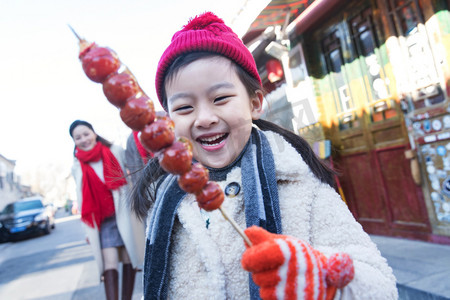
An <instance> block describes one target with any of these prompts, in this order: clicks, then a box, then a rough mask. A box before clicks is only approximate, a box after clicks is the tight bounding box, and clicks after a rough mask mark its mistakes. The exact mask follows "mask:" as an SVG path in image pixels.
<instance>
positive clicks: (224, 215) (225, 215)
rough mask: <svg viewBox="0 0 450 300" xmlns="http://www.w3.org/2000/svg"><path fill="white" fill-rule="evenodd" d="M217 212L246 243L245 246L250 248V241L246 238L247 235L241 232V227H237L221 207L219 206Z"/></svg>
mask: <svg viewBox="0 0 450 300" xmlns="http://www.w3.org/2000/svg"><path fill="white" fill-rule="evenodd" d="M219 210H220V212H221V213H222V215H223V217H224V218H225V219H226V220H227V221H228V222H230V223H231V225H232V226H233V227H234V229H236V231H237V232H238V233H239V234H240V235H241V237H242V238H243V239H244V241H245V242H246V243H247V245H248V246H249V247H251V246H252V242H251V241H250V239H249V238H248V236H247V235H245V233H244V232H243V231H242V229H241V227H239V225H238V224H237V223H236V222H235V221H234V220H233V218H231V217H230V216H228V214H227V212H226V211H225V210H224V209H223V208H222V206H219Z"/></svg>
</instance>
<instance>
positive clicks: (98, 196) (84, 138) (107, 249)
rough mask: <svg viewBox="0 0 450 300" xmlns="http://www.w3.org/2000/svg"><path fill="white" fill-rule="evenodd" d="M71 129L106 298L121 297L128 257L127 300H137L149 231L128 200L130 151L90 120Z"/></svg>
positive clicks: (81, 200) (86, 221)
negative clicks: (127, 159)
mask: <svg viewBox="0 0 450 300" xmlns="http://www.w3.org/2000/svg"><path fill="white" fill-rule="evenodd" d="M69 133H70V136H71V137H72V138H73V141H74V143H75V150H74V156H75V157H74V164H73V167H72V175H73V177H74V179H75V183H76V186H77V198H78V207H79V208H80V209H81V221H82V222H83V225H84V229H85V232H86V239H87V241H88V243H89V244H90V246H91V248H92V250H93V254H94V258H95V260H96V262H97V267H98V270H99V275H100V276H99V277H98V278H100V277H102V278H103V281H104V287H105V295H106V299H108V300H109V299H118V298H119V286H118V284H119V272H118V265H119V261H122V263H123V264H122V289H121V290H122V297H121V299H131V298H132V295H133V289H134V281H135V275H136V268H138V267H141V266H142V263H143V258H144V249H145V245H144V241H143V238H144V236H145V233H144V231H145V230H144V226H143V224H142V223H141V222H140V221H139V220H138V218H136V216H134V215H133V214H131V212H130V208H129V206H128V205H127V203H126V194H127V191H128V183H127V181H126V177H125V175H124V171H123V170H124V150H123V149H122V148H121V147H120V146H117V145H113V144H111V143H110V142H109V141H107V140H105V139H104V138H102V137H101V136H99V135H97V134H96V133H95V131H94V128H93V127H92V125H91V124H90V123H88V122H86V121H82V120H76V121H74V122H73V123H72V124H71V125H70V128H69Z"/></svg>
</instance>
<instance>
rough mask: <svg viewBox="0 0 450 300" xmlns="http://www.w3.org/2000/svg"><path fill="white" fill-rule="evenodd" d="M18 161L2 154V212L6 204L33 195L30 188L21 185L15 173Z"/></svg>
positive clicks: (0, 179)
mask: <svg viewBox="0 0 450 300" xmlns="http://www.w3.org/2000/svg"><path fill="white" fill-rule="evenodd" d="M15 166H16V161H15V160H11V159H7V158H6V157H4V156H3V155H1V154H0V210H2V209H3V207H5V206H6V204H8V203H11V202H14V201H16V200H18V199H20V198H22V197H25V196H28V195H30V194H31V189H30V187H27V186H22V185H21V184H20V177H19V176H17V175H16V174H15V173H14V168H15Z"/></svg>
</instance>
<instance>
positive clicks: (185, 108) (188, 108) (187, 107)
mask: <svg viewBox="0 0 450 300" xmlns="http://www.w3.org/2000/svg"><path fill="white" fill-rule="evenodd" d="M173 111H174V112H176V113H188V112H190V111H192V106H190V105H183V106H179V107H177V108H175V109H174V110H173Z"/></svg>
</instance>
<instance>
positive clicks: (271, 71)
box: [266, 58, 283, 83]
mask: <svg viewBox="0 0 450 300" xmlns="http://www.w3.org/2000/svg"><path fill="white" fill-rule="evenodd" d="M266 70H267V78H268V79H269V81H270V82H271V83H274V82H276V81H279V80H281V79H282V78H283V66H282V65H281V63H280V61H279V60H278V59H274V58H273V59H270V60H268V61H267V62H266Z"/></svg>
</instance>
